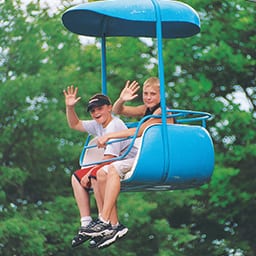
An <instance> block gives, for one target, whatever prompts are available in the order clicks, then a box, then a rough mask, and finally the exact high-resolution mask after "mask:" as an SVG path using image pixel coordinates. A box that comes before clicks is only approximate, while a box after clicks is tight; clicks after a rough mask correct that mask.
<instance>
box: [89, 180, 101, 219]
mask: <svg viewBox="0 0 256 256" xmlns="http://www.w3.org/2000/svg"><path fill="white" fill-rule="evenodd" d="M91 183H92V187H93V192H94V197H95V199H96V204H97V208H98V212H99V214H100V213H101V211H102V208H103V198H102V196H101V193H100V187H101V184H99V182H98V178H97V180H95V179H93V178H92V179H91Z"/></svg>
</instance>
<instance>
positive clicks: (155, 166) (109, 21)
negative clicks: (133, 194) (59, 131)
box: [62, 0, 214, 191]
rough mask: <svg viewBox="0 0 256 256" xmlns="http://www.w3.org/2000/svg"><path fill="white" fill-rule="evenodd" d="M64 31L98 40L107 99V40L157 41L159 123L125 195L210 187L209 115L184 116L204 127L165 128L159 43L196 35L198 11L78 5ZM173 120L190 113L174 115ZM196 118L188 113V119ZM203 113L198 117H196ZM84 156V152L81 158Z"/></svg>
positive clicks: (179, 6) (144, 0)
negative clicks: (149, 191) (110, 38)
mask: <svg viewBox="0 0 256 256" xmlns="http://www.w3.org/2000/svg"><path fill="white" fill-rule="evenodd" d="M62 21H63V24H64V26H65V27H66V28H67V29H68V30H70V31H71V32H73V33H76V34H79V35H85V36H95V37H101V39H102V92H103V93H104V94H107V86H106V84H107V79H106V77H107V75H106V74H107V72H106V37H110V36H132V37H153V38H156V39H157V47H158V76H159V79H160V95H161V109H162V116H161V119H162V124H156V125H153V126H151V127H148V128H147V129H146V130H145V131H144V134H143V136H142V144H141V148H140V151H139V154H138V156H137V158H136V162H135V164H134V167H133V170H132V171H131V172H130V173H129V175H127V177H126V178H125V180H124V181H122V189H123V190H126V191H130V190H131V191H134V190H137V191H141V190H169V189H183V188H189V187H195V186H199V185H201V184H204V183H206V182H208V181H209V180H210V178H211V175H212V172H213V169H214V149H213V143H212V140H211V137H210V136H209V133H208V132H207V130H206V129H205V120H206V119H207V118H209V117H210V115H208V113H206V116H207V118H205V115H204V114H202V115H201V117H194V118H193V117H192V118H190V117H188V118H187V121H186V120H185V121H184V120H183V121H184V123H190V119H191V120H193V121H202V126H198V125H188V124H183V121H182V120H179V119H178V118H177V124H175V125H168V124H167V122H166V117H167V111H166V102H165V86H164V85H165V82H164V65H163V56H162V38H171V39H172V38H184V37H190V36H193V35H195V34H197V33H199V32H200V20H199V16H198V14H197V13H196V11H195V10H194V9H193V8H191V7H190V6H188V5H187V4H184V3H181V2H178V1H170V0H140V1H138V0H129V1H127V0H108V1H97V2H91V3H85V4H81V5H78V6H75V7H72V8H70V9H68V10H67V11H66V12H65V13H64V14H63V16H62ZM172 113H174V115H173V116H174V117H179V116H182V117H184V119H186V114H188V115H190V116H191V111H190V113H189V111H188V112H187V113H186V110H182V111H180V112H179V111H177V112H175V110H173V111H172ZM193 114H195V115H197V114H196V113H192V115H193ZM200 114H201V113H200ZM85 148H86V147H85ZM83 154H84V153H83Z"/></svg>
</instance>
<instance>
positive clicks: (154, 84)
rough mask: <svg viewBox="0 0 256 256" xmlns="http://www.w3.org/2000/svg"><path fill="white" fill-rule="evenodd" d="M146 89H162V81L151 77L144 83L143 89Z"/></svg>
mask: <svg viewBox="0 0 256 256" xmlns="http://www.w3.org/2000/svg"><path fill="white" fill-rule="evenodd" d="M145 87H155V88H156V89H160V81H159V79H158V78H157V77H150V78H148V79H147V80H146V81H145V82H144V83H143V88H145Z"/></svg>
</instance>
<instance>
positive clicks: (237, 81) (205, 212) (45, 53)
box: [0, 0, 256, 256]
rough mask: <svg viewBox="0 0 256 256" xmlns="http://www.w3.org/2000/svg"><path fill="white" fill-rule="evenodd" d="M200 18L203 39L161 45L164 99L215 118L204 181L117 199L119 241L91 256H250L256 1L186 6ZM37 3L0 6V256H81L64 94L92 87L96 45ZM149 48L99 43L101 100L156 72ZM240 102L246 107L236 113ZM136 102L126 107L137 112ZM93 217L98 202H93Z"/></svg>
mask: <svg viewBox="0 0 256 256" xmlns="http://www.w3.org/2000/svg"><path fill="white" fill-rule="evenodd" d="M186 3H187V4H189V5H191V6H192V7H193V8H194V9H196V10H197V11H198V13H199V16H200V18H201V33H200V34H198V35H196V36H194V37H191V38H186V39H175V40H164V41H163V49H164V51H163V55H164V62H165V82H166V92H167V102H168V104H169V105H171V106H172V107H173V108H181V109H191V110H198V111H206V112H209V113H212V114H213V118H212V119H211V120H210V121H209V122H208V129H209V131H210V133H211V136H212V138H213V141H214V146H215V170H214V174H213V177H212V180H211V182H210V183H209V184H206V185H204V186H202V187H200V188H195V189H189V190H184V191H169V192H154V193H152V192H148V193H123V194H121V195H120V198H119V217H120V220H121V221H122V222H123V223H124V224H125V225H127V226H128V227H129V229H130V232H129V233H128V235H127V238H126V239H124V240H123V241H120V242H117V243H115V244H114V245H112V246H111V247H109V248H107V249H105V250H102V251H98V250H95V251H94V252H93V253H94V255H96V256H97V255H108V256H109V255H113V256H115V255H127V256H135V255H140V256H141V255H142V256H143V255H145V256H147V255H159V256H167V255H168V256H171V255H174V256H179V255H212V256H220V255H221V256H223V255H226V256H253V255H255V253H256V247H255V241H254V240H255V239H254V237H255V235H256V232H255V228H254V224H255V223H256V217H255V210H256V207H255V182H256V180H255V159H256V132H255V131H256V122H255V118H256V111H255V110H256V91H255V90H256V89H255V88H256V85H255V45H256V36H255V17H256V15H255V4H254V3H252V2H249V1H242V0H232V1H227V0H224V1H218V0H211V1H209V0H205V1H198V0H191V1H186ZM71 4H72V2H71V1H62V3H61V4H60V5H59V9H58V10H57V11H56V12H51V10H50V9H49V8H48V7H42V6H41V5H40V1H37V2H32V3H30V4H28V5H24V4H22V3H21V1H19V0H10V1H0V8H1V12H0V20H1V23H0V24H1V30H0V42H1V44H0V45H1V46H0V54H1V60H0V83H1V86H0V116H1V120H0V133H1V137H0V148H1V150H0V161H1V162H0V163H1V166H0V175H1V179H0V187H1V189H0V218H1V222H0V238H1V242H0V254H1V255H6V256H9V255H10V256H11V255H24V256H26V255H28V256H31V255H34V256H36V255H38V256H39V255H56V256H57V255H59V256H61V255H65V256H66V255H86V254H89V253H91V249H89V248H87V246H86V245H82V246H80V247H79V248H76V249H72V248H71V246H70V241H71V239H72V237H73V235H74V234H75V232H77V228H78V226H79V215H78V211H77V207H76V204H75V201H74V198H73V195H72V189H71V185H70V176H71V173H72V172H73V171H74V170H75V169H76V168H78V157H79V154H80V150H81V147H82V144H83V141H84V139H85V137H84V134H80V133H78V132H75V131H71V130H70V129H69V128H68V126H67V123H66V117H65V106H64V100H63V95H62V91H63V89H64V88H65V87H66V86H68V85H70V84H74V85H75V86H78V87H79V95H80V96H81V97H82V100H81V102H80V103H79V105H78V107H77V112H78V113H79V115H80V116H81V117H84V118H88V115H87V113H86V111H85V103H86V101H87V99H88V98H89V97H90V96H91V95H92V94H94V93H96V92H99V91H100V90H101V86H100V84H101V63H100V43H99V41H98V39H94V42H93V43H89V44H84V43H83V40H80V39H79V37H78V36H77V35H75V34H72V33H71V32H69V31H67V30H66V29H65V28H64V26H63V25H62V23H61V15H62V13H63V12H64V10H66V9H67V8H68V7H69V6H71ZM156 58H157V46H156V41H155V40H146V41H145V40H144V39H137V38H122V37H120V38H109V39H108V40H107V63H108V69H107V75H108V94H109V95H110V97H111V98H112V100H113V101H114V100H115V99H116V98H117V97H118V95H119V92H120V90H121V88H122V87H123V85H124V84H125V81H126V80H134V79H136V80H137V81H139V82H140V84H142V83H143V81H144V80H145V79H146V78H147V77H149V76H157V65H156ZM239 95H243V96H244V97H245V99H246V102H247V103H248V106H249V107H248V108H247V109H246V110H244V100H243V101H238V100H237V99H238V96H239ZM138 102H140V99H137V100H136V101H134V102H133V103H132V104H137V103H138ZM92 209H93V213H94V214H95V215H96V214H97V211H96V206H95V203H94V201H93V200H92Z"/></svg>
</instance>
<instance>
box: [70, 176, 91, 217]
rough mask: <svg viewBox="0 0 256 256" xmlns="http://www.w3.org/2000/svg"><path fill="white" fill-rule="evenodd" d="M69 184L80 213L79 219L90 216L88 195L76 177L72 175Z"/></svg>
mask: <svg viewBox="0 0 256 256" xmlns="http://www.w3.org/2000/svg"><path fill="white" fill-rule="evenodd" d="M71 184H72V187H73V192H74V197H75V199H76V203H77V206H78V209H79V212H80V217H81V218H82V217H84V216H90V214H91V212H90V195H89V193H88V192H87V191H86V190H85V189H84V187H82V185H81V184H80V183H79V182H78V180H77V179H76V177H75V176H74V175H72V177H71Z"/></svg>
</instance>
